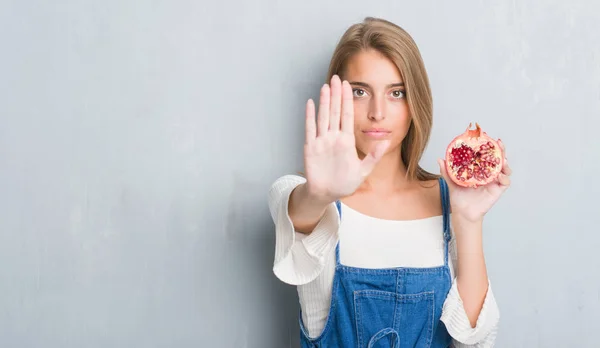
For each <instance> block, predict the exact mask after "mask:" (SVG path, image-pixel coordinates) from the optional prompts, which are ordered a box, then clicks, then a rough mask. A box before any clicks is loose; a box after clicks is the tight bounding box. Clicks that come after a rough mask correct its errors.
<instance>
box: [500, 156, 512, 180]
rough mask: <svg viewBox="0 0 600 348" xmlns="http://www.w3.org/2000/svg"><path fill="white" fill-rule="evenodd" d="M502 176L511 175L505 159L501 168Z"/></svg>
mask: <svg viewBox="0 0 600 348" xmlns="http://www.w3.org/2000/svg"><path fill="white" fill-rule="evenodd" d="M502 174H505V175H507V176H510V175H511V174H512V169H511V168H510V166H509V165H508V160H507V159H506V158H505V159H504V165H503V166H502Z"/></svg>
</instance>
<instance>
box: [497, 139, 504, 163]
mask: <svg viewBox="0 0 600 348" xmlns="http://www.w3.org/2000/svg"><path fill="white" fill-rule="evenodd" d="M498 145H500V150H502V155H503V156H504V160H506V147H505V146H504V142H502V139H498Z"/></svg>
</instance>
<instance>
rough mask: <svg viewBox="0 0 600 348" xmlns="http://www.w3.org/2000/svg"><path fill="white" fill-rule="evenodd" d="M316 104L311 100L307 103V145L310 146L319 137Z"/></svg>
mask: <svg viewBox="0 0 600 348" xmlns="http://www.w3.org/2000/svg"><path fill="white" fill-rule="evenodd" d="M315 121H316V120H315V102H314V101H313V100H312V99H309V100H308V102H306V125H305V127H306V143H307V144H309V143H310V142H312V141H313V140H314V139H315V138H316V137H317V124H316V122H315Z"/></svg>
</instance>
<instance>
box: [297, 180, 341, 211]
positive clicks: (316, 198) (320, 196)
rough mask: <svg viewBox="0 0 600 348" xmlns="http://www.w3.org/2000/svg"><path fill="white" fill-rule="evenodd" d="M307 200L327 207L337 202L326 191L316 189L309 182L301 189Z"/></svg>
mask: <svg viewBox="0 0 600 348" xmlns="http://www.w3.org/2000/svg"><path fill="white" fill-rule="evenodd" d="M300 189H301V190H302V192H303V194H304V196H305V197H306V199H307V200H309V201H311V202H313V203H315V204H317V205H322V206H327V205H329V204H331V203H333V202H335V201H336V200H337V198H335V197H332V196H331V195H330V194H329V193H328V192H327V191H326V190H320V189H316V188H314V187H313V186H312V185H311V184H310V183H309V182H308V181H307V182H306V183H304V184H303V185H302V186H301V188H300Z"/></svg>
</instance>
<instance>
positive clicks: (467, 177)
mask: <svg viewBox="0 0 600 348" xmlns="http://www.w3.org/2000/svg"><path fill="white" fill-rule="evenodd" d="M471 125H472V124H471V123H469V127H467V130H466V131H465V132H464V133H463V134H461V135H459V136H457V137H456V138H454V139H453V140H452V142H450V144H449V145H448V148H447V149H446V170H447V172H448V175H449V176H450V179H452V181H454V182H455V183H456V184H457V185H459V186H463V187H473V188H476V187H479V186H484V185H487V184H489V183H491V182H493V181H494V180H496V178H497V177H498V175H500V172H501V171H502V166H503V165H504V154H503V152H502V149H501V148H500V145H499V144H498V141H496V140H494V139H492V138H491V137H490V136H488V135H487V133H486V132H483V131H482V130H481V127H479V124H477V123H475V127H476V128H475V129H474V130H472V129H471Z"/></svg>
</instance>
